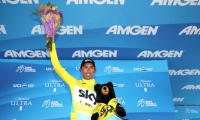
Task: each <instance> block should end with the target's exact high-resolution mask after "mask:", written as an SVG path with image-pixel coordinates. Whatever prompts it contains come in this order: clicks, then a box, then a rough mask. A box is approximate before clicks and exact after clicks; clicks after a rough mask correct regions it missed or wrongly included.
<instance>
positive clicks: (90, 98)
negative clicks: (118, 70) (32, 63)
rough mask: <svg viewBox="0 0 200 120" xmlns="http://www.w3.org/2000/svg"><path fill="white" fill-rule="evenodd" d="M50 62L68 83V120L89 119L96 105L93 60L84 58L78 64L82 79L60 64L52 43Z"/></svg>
mask: <svg viewBox="0 0 200 120" xmlns="http://www.w3.org/2000/svg"><path fill="white" fill-rule="evenodd" d="M50 56H51V62H52V65H53V67H54V69H55V71H56V73H57V74H58V75H59V76H60V77H61V78H62V79H63V80H64V81H65V82H66V83H67V84H68V85H69V87H70V91H71V95H72V108H71V119H70V120H91V114H92V111H93V109H94V108H95V106H96V102H95V96H96V94H95V91H94V85H95V80H94V79H93V75H94V74H95V72H96V68H95V62H94V61H93V60H92V59H90V58H87V59H84V60H83V61H82V63H81V66H80V72H81V73H82V76H83V78H82V80H77V79H76V78H74V77H73V76H71V75H70V74H69V73H68V72H67V71H66V70H65V69H64V68H63V67H62V66H61V65H60V62H59V60H58V57H57V52H56V45H55V43H53V44H52V51H51V52H50Z"/></svg>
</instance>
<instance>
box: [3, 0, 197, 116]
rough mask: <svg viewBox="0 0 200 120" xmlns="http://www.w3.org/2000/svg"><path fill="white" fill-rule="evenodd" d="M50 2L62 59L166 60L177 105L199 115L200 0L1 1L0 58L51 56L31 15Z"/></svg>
mask: <svg viewBox="0 0 200 120" xmlns="http://www.w3.org/2000/svg"><path fill="white" fill-rule="evenodd" d="M48 1H50V2H51V3H54V4H55V5H58V6H59V10H61V11H62V12H63V15H64V19H63V21H62V23H61V26H60V28H59V30H58V31H57V34H56V45H57V50H58V56H59V59H60V60H81V59H83V58H85V57H92V58H93V59H95V60H163V59H165V60H167V62H168V69H169V75H170V83H171V89H172V95H173V98H172V100H173V101H174V105H175V109H179V108H181V109H182V107H183V106H185V107H195V108H194V109H195V110H196V111H197V112H196V113H195V115H196V116H197V117H195V118H194V119H198V118H200V114H199V113H198V111H199V110H198V109H199V108H198V107H199V105H200V102H199V101H200V97H199V90H200V88H199V86H200V82H199V75H200V64H199V61H200V55H199V51H200V48H199V45H200V41H199V40H200V37H199V35H200V15H199V12H198V11H200V7H199V6H200V1H199V0H140V1H136V0H59V1H58V0H0V16H1V17H0V59H2V60H4V59H5V60H10V59H11V60H12V59H14V60H16V61H19V62H20V61H21V60H31V61H32V60H40V61H45V60H49V53H48V52H47V51H46V50H45V39H44V29H43V26H42V24H41V21H40V19H39V18H37V17H34V16H30V10H31V9H32V8H35V7H36V8H39V6H40V4H46V3H47V2H48ZM32 64H33V63H32ZM2 65H3V64H1V66H0V68H1V69H2V70H4V69H6V67H2ZM0 75H1V74H0ZM12 76H14V74H13V75H12ZM0 79H2V77H1V78H0ZM6 79H7V78H6ZM27 81H28V80H27ZM34 84H35V83H34ZM1 90H2V89H1ZM1 93H2V92H1ZM183 109H184V107H183ZM188 109H192V110H193V108H188ZM176 113H177V119H193V118H192V117H191V118H185V115H188V113H186V112H176Z"/></svg>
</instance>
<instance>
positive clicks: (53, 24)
mask: <svg viewBox="0 0 200 120" xmlns="http://www.w3.org/2000/svg"><path fill="white" fill-rule="evenodd" d="M31 14H32V15H36V16H39V17H40V19H41V21H42V23H43V26H44V30H45V33H46V49H47V50H48V51H52V43H53V42H54V36H55V33H56V31H57V30H58V28H59V26H60V23H61V20H62V18H63V14H62V12H60V11H58V6H56V7H55V6H54V5H53V4H51V3H50V2H48V3H47V4H46V5H44V4H41V5H40V8H39V9H35V8H34V9H33V11H32V13H31Z"/></svg>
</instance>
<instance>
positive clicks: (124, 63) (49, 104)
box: [0, 59, 176, 120]
mask: <svg viewBox="0 0 200 120" xmlns="http://www.w3.org/2000/svg"><path fill="white" fill-rule="evenodd" d="M80 63H81V60H61V64H62V65H63V67H64V68H65V69H66V70H68V71H69V73H70V74H72V75H73V76H74V77H76V78H79V79H80V78H81V73H80V72H79V66H80ZM0 65H1V66H2V67H3V68H5V69H1V70H0V72H1V74H2V75H1V79H2V80H1V84H0V88H1V94H0V99H1V102H0V109H2V112H1V113H0V119H2V120H12V119H16V120H28V119H32V120H44V119H45V120H46V119H52V120H57V119H62V120H64V119H65V120H69V113H70V110H71V98H70V89H69V87H68V85H67V84H65V82H63V81H62V79H61V78H60V77H59V76H58V75H57V74H56V73H55V71H54V69H53V67H52V65H51V62H50V61H49V60H10V59H9V60H7V59H6V60H0ZM96 65H97V73H96V74H95V79H96V80H97V82H98V83H102V84H103V83H107V82H109V81H112V82H113V84H114V86H115V87H114V89H115V92H116V96H117V98H118V100H119V103H121V104H122V105H123V106H124V108H125V109H126V111H127V116H126V117H125V118H126V119H129V120H134V119H137V120H149V119H150V120H161V119H162V120H176V116H175V109H174V104H173V101H172V91H171V85H170V80H169V74H168V66H167V61H166V60H134V61H133V60H96ZM78 91H79V90H78ZM78 91H77V94H81V96H89V95H82V94H83V93H85V94H87V93H88V92H78ZM124 93H125V94H124ZM79 99H81V98H79ZM82 99H88V100H90V99H89V97H84V98H82ZM82 101H84V100H82ZM92 101H93V102H95V101H94V99H92ZM10 113H11V114H10ZM8 114H10V115H8ZM27 114H28V115H27Z"/></svg>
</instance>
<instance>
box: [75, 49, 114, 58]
mask: <svg viewBox="0 0 200 120" xmlns="http://www.w3.org/2000/svg"><path fill="white" fill-rule="evenodd" d="M75 57H78V58H81V57H97V58H98V57H117V50H113V51H111V50H89V51H87V52H86V51H84V50H77V51H75V52H74V53H73V55H72V58H75Z"/></svg>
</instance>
